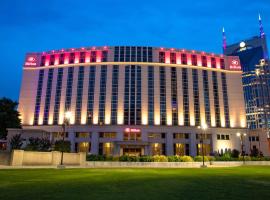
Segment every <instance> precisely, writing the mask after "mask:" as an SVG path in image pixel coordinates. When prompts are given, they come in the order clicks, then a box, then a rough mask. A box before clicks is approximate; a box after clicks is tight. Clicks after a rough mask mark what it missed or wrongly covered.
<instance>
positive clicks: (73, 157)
mask: <svg viewBox="0 0 270 200" xmlns="http://www.w3.org/2000/svg"><path fill="white" fill-rule="evenodd" d="M85 162H86V154H85V153H82V152H81V153H64V156H63V164H64V165H82V166H83V165H85ZM60 163H61V152H59V151H52V152H36V151H24V150H14V151H12V154H11V160H10V165H11V166H29V165H31V166H36V165H37V166H38V165H42V166H46V165H60Z"/></svg>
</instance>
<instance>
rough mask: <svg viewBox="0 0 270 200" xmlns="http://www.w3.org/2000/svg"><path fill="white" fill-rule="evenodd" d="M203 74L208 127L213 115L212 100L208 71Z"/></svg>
mask: <svg viewBox="0 0 270 200" xmlns="http://www.w3.org/2000/svg"><path fill="white" fill-rule="evenodd" d="M202 72H203V94H204V95H203V96H204V108H205V122H206V124H207V125H208V126H210V124H211V113H210V98H209V82H208V72H207V70H202Z"/></svg>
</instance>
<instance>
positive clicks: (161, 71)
mask: <svg viewBox="0 0 270 200" xmlns="http://www.w3.org/2000/svg"><path fill="white" fill-rule="evenodd" d="M159 79H160V120H161V125H166V118H167V115H166V71H165V67H160V68H159Z"/></svg>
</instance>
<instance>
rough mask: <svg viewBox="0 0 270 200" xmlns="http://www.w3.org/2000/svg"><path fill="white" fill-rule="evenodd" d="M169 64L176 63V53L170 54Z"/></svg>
mask: <svg viewBox="0 0 270 200" xmlns="http://www.w3.org/2000/svg"><path fill="white" fill-rule="evenodd" d="M170 63H172V64H175V63H176V53H170Z"/></svg>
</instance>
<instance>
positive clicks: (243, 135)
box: [236, 133, 247, 164]
mask: <svg viewBox="0 0 270 200" xmlns="http://www.w3.org/2000/svg"><path fill="white" fill-rule="evenodd" d="M236 135H237V137H239V138H240V142H241V154H242V157H243V164H245V154H244V138H245V137H246V136H247V134H246V133H237V134H236Z"/></svg>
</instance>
